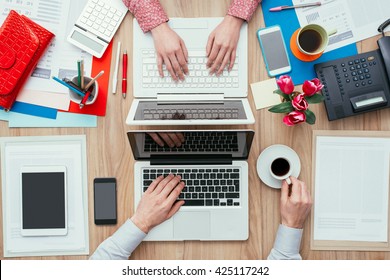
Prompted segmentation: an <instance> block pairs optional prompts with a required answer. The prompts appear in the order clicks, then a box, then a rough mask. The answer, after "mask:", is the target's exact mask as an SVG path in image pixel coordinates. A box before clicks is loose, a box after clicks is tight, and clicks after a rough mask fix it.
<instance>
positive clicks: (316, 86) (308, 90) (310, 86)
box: [302, 78, 324, 96]
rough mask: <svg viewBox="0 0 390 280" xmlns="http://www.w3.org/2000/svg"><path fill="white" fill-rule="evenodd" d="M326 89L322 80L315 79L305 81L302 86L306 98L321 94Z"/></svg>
mask: <svg viewBox="0 0 390 280" xmlns="http://www.w3.org/2000/svg"><path fill="white" fill-rule="evenodd" d="M323 87H324V85H323V84H321V82H320V80H319V79H317V78H315V79H313V80H311V81H305V82H304V83H303V85H302V90H303V92H304V93H305V95H306V96H312V95H314V94H315V93H317V92H319V91H320V90H321V89H322V88H323Z"/></svg>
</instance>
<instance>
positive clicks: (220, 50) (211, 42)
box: [206, 15, 244, 76]
mask: <svg viewBox="0 0 390 280" xmlns="http://www.w3.org/2000/svg"><path fill="white" fill-rule="evenodd" d="M243 22H244V20H243V19H240V18H236V17H233V16H230V15H227V16H225V18H224V19H223V21H222V22H221V23H220V24H219V25H218V26H217V27H216V28H215V29H214V31H213V32H211V34H210V36H209V39H208V41H207V46H206V54H207V56H208V61H207V67H209V68H210V69H209V72H210V74H211V75H212V74H214V73H216V75H217V76H218V75H220V74H221V73H222V71H223V70H224V69H225V67H226V65H228V63H229V66H228V71H231V70H232V68H233V65H234V61H235V59H236V50H237V43H238V39H239V38H240V28H241V25H242V23H243Z"/></svg>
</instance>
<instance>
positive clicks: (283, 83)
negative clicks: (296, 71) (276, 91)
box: [276, 75, 294, 94]
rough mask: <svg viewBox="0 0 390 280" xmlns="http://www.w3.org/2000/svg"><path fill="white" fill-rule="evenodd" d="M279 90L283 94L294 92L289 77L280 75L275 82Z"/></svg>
mask: <svg viewBox="0 0 390 280" xmlns="http://www.w3.org/2000/svg"><path fill="white" fill-rule="evenodd" d="M276 83H277V84H278V86H279V88H280V90H281V91H282V92H283V93H285V94H291V93H292V92H293V91H294V84H293V81H292V79H291V77H290V76H288V75H282V76H280V77H279V79H277V80H276Z"/></svg>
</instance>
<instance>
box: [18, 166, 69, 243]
mask: <svg viewBox="0 0 390 280" xmlns="http://www.w3.org/2000/svg"><path fill="white" fill-rule="evenodd" d="M20 179H21V192H20V197H21V224H22V225H21V234H22V236H51V235H66V234H67V232H68V229H67V227H68V223H67V205H66V204H67V199H66V197H67V195H66V189H67V186H66V185H67V184H66V182H67V180H66V167H65V166H22V168H21V170H20Z"/></svg>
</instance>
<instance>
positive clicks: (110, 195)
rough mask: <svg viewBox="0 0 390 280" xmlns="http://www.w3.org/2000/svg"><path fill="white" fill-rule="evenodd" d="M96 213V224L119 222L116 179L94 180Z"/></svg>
mask: <svg viewBox="0 0 390 280" xmlns="http://www.w3.org/2000/svg"><path fill="white" fill-rule="evenodd" d="M93 193H94V213H95V224H96V225H114V224H116V223H117V211H116V208H117V207H116V204H117V202H116V201H117V200H116V179H115V178H95V180H94V181H93Z"/></svg>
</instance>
